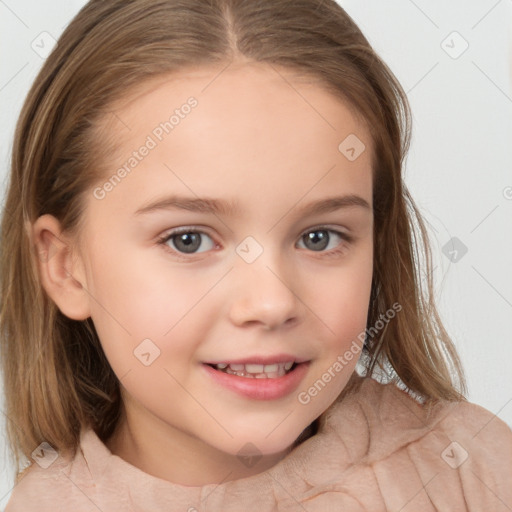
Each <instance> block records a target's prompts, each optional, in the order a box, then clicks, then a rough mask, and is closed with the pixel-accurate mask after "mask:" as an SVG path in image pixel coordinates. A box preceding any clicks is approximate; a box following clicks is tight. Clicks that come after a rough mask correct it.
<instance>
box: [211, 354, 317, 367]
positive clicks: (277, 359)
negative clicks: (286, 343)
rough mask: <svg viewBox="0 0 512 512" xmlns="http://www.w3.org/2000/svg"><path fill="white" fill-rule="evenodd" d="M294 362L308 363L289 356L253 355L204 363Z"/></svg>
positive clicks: (304, 359)
mask: <svg viewBox="0 0 512 512" xmlns="http://www.w3.org/2000/svg"><path fill="white" fill-rule="evenodd" d="M290 361H292V362H294V363H297V364H299V363H304V362H306V361H309V359H307V358H302V357H296V356H292V355H291V354H276V355H273V356H269V355H268V354H267V355H254V356H247V357H242V358H239V359H231V358H226V359H219V360H218V361H205V364H220V363H226V364H250V363H254V364H264V365H265V364H272V363H288V362H290Z"/></svg>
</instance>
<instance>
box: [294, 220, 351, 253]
mask: <svg viewBox="0 0 512 512" xmlns="http://www.w3.org/2000/svg"><path fill="white" fill-rule="evenodd" d="M331 234H332V235H334V236H332V235H331ZM333 239H334V242H336V240H337V239H341V240H344V241H346V242H349V243H350V242H351V241H352V237H351V236H350V235H347V234H346V233H342V232H340V231H336V230H335V229H329V228H327V227H324V226H321V227H318V228H315V229H312V230H309V231H307V232H306V233H304V234H303V235H302V237H301V239H300V242H303V243H304V245H305V246H306V249H310V250H312V251H314V252H322V251H323V252H330V253H332V254H333V255H335V254H338V253H339V252H340V251H341V250H342V247H339V246H340V243H339V241H338V243H334V244H333V245H334V247H331V250H330V251H325V249H326V248H328V247H329V245H330V243H331V242H332V241H333Z"/></svg>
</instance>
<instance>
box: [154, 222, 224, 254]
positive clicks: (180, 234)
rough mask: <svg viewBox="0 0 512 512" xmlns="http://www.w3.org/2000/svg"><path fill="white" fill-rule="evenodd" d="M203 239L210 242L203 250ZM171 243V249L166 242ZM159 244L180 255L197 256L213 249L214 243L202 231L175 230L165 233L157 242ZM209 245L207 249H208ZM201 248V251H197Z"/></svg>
mask: <svg viewBox="0 0 512 512" xmlns="http://www.w3.org/2000/svg"><path fill="white" fill-rule="evenodd" d="M203 237H208V238H209V239H210V241H211V243H210V244H206V245H207V247H206V248H204V245H205V244H204V243H203ZM169 241H171V242H172V245H173V247H170V246H169V245H168V244H167V242H169ZM158 243H159V244H162V245H166V246H167V247H166V248H167V249H168V250H171V251H177V252H178V253H182V254H197V253H200V252H204V251H208V250H210V249H213V247H215V242H213V240H212V239H211V237H210V236H209V235H207V234H206V233H205V232H204V231H198V230H194V229H190V228H181V229H175V230H174V231H172V232H171V233H167V234H166V235H165V236H163V237H162V238H160V239H159V240H158ZM208 245H209V247H208ZM202 246H203V250H201V251H198V249H199V248H200V247H202Z"/></svg>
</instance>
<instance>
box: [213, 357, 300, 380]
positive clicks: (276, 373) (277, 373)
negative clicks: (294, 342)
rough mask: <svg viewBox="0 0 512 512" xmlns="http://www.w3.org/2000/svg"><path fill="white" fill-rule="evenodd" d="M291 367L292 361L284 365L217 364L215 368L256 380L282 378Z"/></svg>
mask: <svg viewBox="0 0 512 512" xmlns="http://www.w3.org/2000/svg"><path fill="white" fill-rule="evenodd" d="M292 366H293V361H289V362H286V363H273V364H265V365H263V364H255V363H248V364H228V363H219V364H216V365H215V367H216V368H217V369H218V370H225V371H226V372H228V373H233V374H236V375H240V376H242V377H244V376H246V375H247V374H250V376H251V377H252V376H254V377H256V378H264V377H266V378H268V377H282V376H283V375H284V374H285V373H286V371H288V370H289V369H290V368H291V367H292Z"/></svg>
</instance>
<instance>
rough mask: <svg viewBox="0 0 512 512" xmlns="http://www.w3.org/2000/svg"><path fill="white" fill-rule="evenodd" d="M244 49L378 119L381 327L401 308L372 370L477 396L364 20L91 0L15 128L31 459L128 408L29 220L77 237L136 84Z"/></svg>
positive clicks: (22, 414) (16, 224) (327, 2)
mask: <svg viewBox="0 0 512 512" xmlns="http://www.w3.org/2000/svg"><path fill="white" fill-rule="evenodd" d="M239 58H242V59H245V60H247V59H248V60H252V61H257V62H262V63H268V64H270V65H272V66H276V69H277V67H281V68H283V69H289V70H294V71H297V72H298V73H299V74H303V75H304V76H310V77H313V78H314V79H316V80H318V81H319V82H321V83H322V84H323V85H324V86H325V87H326V88H327V89H328V90H329V91H330V92H332V93H333V94H336V95H338V96H339V97H340V98H342V99H343V100H344V101H345V102H347V104H348V105H349V106H351V107H352V108H353V109H355V112H357V113H358V114H359V115H360V116H361V118H362V119H363V120H364V121H365V122H366V124H367V126H368V127H369V129H370V132H371V136H372V139H373V149H374V151H373V162H372V163H373V169H372V172H373V203H374V247H375V251H374V275H373V282H372V290H371V298H370V304H369V310H368V323H367V326H368V328H372V326H374V325H376V323H377V322H378V321H379V320H380V319H381V318H382V316H381V315H383V314H385V313H386V311H388V310H389V308H390V307H391V305H392V304H394V303H398V304H399V305H400V306H401V308H402V310H401V311H400V313H399V314H397V315H396V316H395V317H394V318H393V319H392V320H390V321H388V322H387V323H386V326H385V328H384V329H380V330H377V332H376V334H375V335H373V332H372V336H371V339H370V337H369V336H367V339H366V341H365V354H366V356H367V359H366V361H367V375H370V376H371V375H372V374H373V372H374V370H375V368H376V367H375V365H382V364H383V363H386V364H388V365H389V366H390V367H391V368H392V370H393V371H394V372H395V374H396V376H397V377H398V378H399V379H400V381H401V382H402V383H403V384H404V385H405V386H406V387H407V388H408V389H409V390H411V391H412V392H414V393H417V394H419V395H421V396H423V397H425V398H426V399H427V401H428V402H429V403H433V402H435V401H437V400H439V399H445V400H464V399H465V398H464V394H465V393H466V384H465V379H464V375H463V371H462V367H461V364H460V361H459V359H458V356H457V353H456V351H455V348H454V345H453V344H452V342H451V340H450V338H449V336H448V334H447V332H446V331H445V329H444V328H443V325H442V322H441V319H440V317H439V315H438V313H437V310H436V307H435V304H434V301H433V284H432V272H431V249H430V245H429V241H428V233H427V230H426V227H425V224H424V221H423V220H422V218H421V215H420V213H419V211H418V209H417V207H416V206H415V204H414V202H413V200H412V198H411V196H410V194H409V192H408V190H407V187H406V186H405V184H404V182H403V177H402V165H403V160H404V157H405V155H406V153H407V151H408V147H409V143H410V111H409V105H408V101H407V97H406V95H405V93H404V91H403V89H402V88H401V86H400V84H399V83H398V81H397V80H396V78H395V77H394V75H393V74H392V72H391V71H390V70H389V68H388V67H387V66H386V65H385V63H383V62H382V60H381V59H380V58H379V57H378V56H377V55H376V53H375V52H374V50H373V49H372V47H371V46H370V44H369V43H368V41H367V39H366V38H365V37H364V36H363V34H362V33H361V31H360V30H359V29H358V27H357V26H356V24H355V23H354V22H353V20H352V19H351V18H350V16H349V15H348V14H347V13H346V12H345V11H344V10H343V9H342V8H341V7H340V6H339V5H338V4H336V2H335V1H334V0H258V1H255V0H92V1H90V2H89V3H88V4H87V5H86V6H85V7H84V8H83V9H82V10H81V11H80V13H79V14H78V15H77V16H76V17H75V19H74V20H73V21H72V22H71V24H70V25H69V26H68V27H67V29H66V30H65V32H64V33H63V35H62V36H61V38H60V39H59V41H58V44H57V46H56V48H55V49H54V51H53V52H52V54H51V55H50V56H49V58H48V59H47V60H46V62H45V64H44V66H43V67H42V69H41V71H40V73H39V75H38V77H37V79H36V80H35V82H34V84H33V86H32V88H31V90H30V92H29V94H28V97H27V99H26V101H25V104H24V106H23V109H22V112H21V115H20V118H19V121H18V124H17V128H16V133H15V140H14V147H13V153H12V167H11V174H10V183H9V189H8V194H7V198H6V203H5V207H4V212H3V218H2V225H1V237H2V250H1V256H0V276H1V295H2V297H1V300H2V304H1V311H0V328H1V355H2V367H3V378H4V387H5V393H6V401H5V413H6V417H7V420H6V421H7V423H6V431H7V435H8V441H9V443H10V446H11V449H12V452H13V454H14V457H15V464H16V467H17V469H18V471H19V469H20V453H21V454H23V455H24V456H25V457H26V458H27V459H28V460H30V454H31V452H32V451H33V450H34V449H35V448H36V447H37V446H38V445H39V444H40V443H41V442H43V441H46V442H48V443H50V445H52V446H53V447H54V448H55V449H56V450H58V451H59V452H61V453H62V452H64V451H68V450H71V451H72V453H73V454H74V453H75V450H76V448H77V446H78V444H79V436H80V430H81V428H82V427H83V426H85V425H91V426H92V427H93V428H94V430H95V431H96V433H97V434H98V436H99V437H100V438H101V439H102V440H103V441H105V440H106V439H108V438H109V437H110V435H111V434H112V432H113V430H114V428H115V426H116V424H117V421H118V419H119V414H120V410H121V398H120V390H119V382H118V379H117V378H116V376H115V374H114V372H113V371H112V369H111V368H110V366H109V364H108V361H107V359H106V357H105V355H104V353H103V350H102V348H101V344H100V341H99V338H98V336H97V333H96V331H95V329H94V325H93V323H92V321H91V318H88V319H86V320H84V321H74V320H71V319H69V318H67V317H65V316H64V315H63V314H62V313H61V312H60V310H59V309H58V308H57V306H56V305H55V303H53V302H52V301H51V300H50V299H49V297H48V296H47V295H46V293H45V291H44V289H43V287H42V285H41V281H40V278H39V273H38V265H37V258H38V255H37V253H36V251H35V249H34V247H33V245H32V243H31V241H30V235H29V233H30V226H31V225H32V223H33V222H35V220H36V219H37V218H38V217H39V216H41V215H43V214H51V215H54V216H55V217H56V218H57V219H59V221H60V222H61V226H62V228H63V230H64V232H65V233H70V234H73V235H76V236H78V235H79V233H80V219H81V218H82V212H83V205H84V201H83V198H84V195H85V194H86V193H88V192H89V191H90V190H91V187H92V186H93V185H94V184H95V183H97V182H98V181H99V180H101V174H102V172H103V171H104V161H105V158H104V156H105V155H106V154H108V151H109V148H108V147H107V146H108V145H109V144H107V143H106V142H105V140H104V139H103V140H98V139H99V137H98V126H99V125H100V121H101V120H104V119H105V118H106V116H107V113H108V112H109V106H111V105H112V104H113V102H115V101H116V100H117V99H119V98H122V97H123V95H125V94H126V92H127V91H129V90H130V87H132V88H133V87H135V86H136V85H138V84H140V83H142V82H143V81H144V80H146V79H149V78H151V77H156V76H158V75H161V74H164V73H169V72H174V71H180V70H183V69H184V68H185V67H186V66H189V65H193V66H198V65H218V66H219V69H221V68H222V66H223V65H227V64H229V63H230V62H232V61H234V60H235V59H239ZM340 142H341V141H340ZM102 163H103V167H102ZM422 269H423V270H422Z"/></svg>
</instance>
